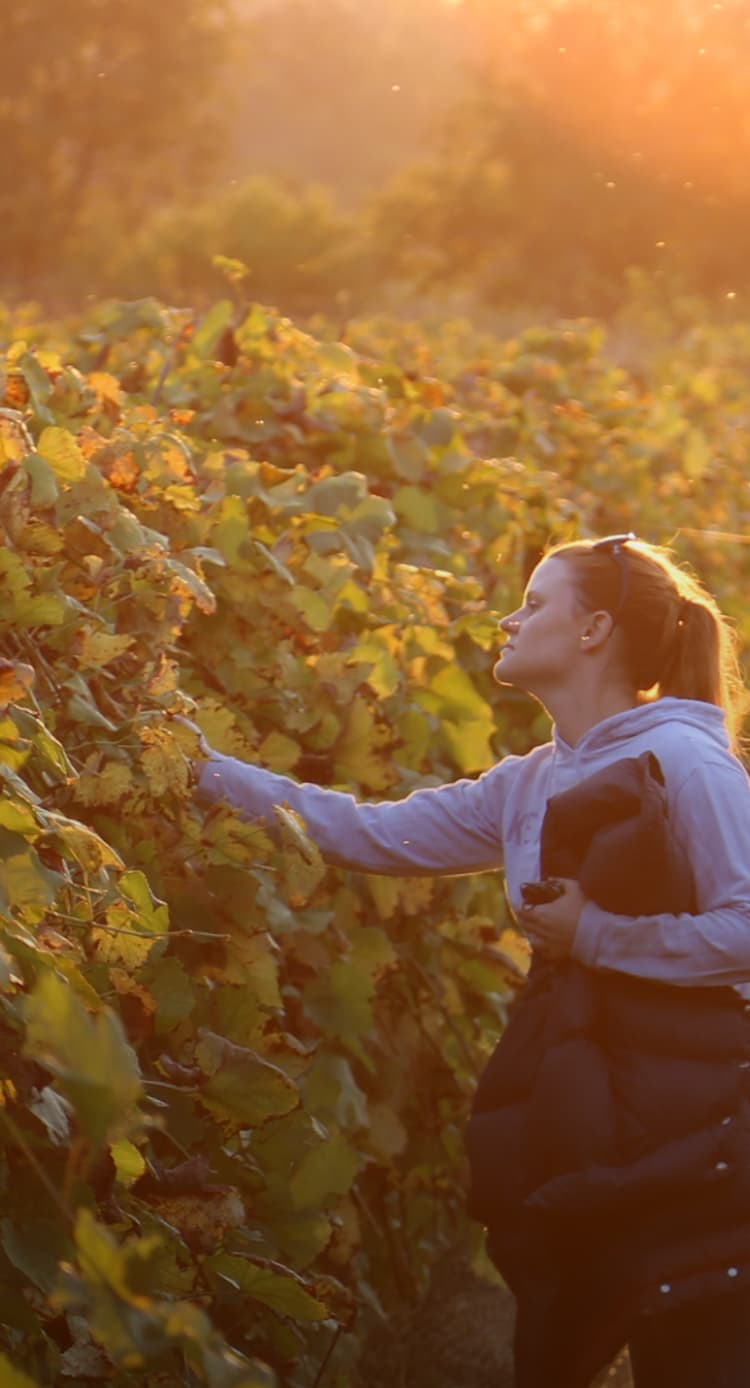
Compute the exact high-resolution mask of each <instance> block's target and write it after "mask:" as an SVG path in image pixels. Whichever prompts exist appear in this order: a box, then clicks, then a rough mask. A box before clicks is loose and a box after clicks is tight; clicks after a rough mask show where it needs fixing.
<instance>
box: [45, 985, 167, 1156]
mask: <svg viewBox="0 0 750 1388" xmlns="http://www.w3.org/2000/svg"><path fill="white" fill-rule="evenodd" d="M23 1013H24V1019H25V1022H26V1039H25V1043H24V1053H25V1054H26V1055H28V1056H31V1057H32V1058H33V1059H34V1060H37V1061H38V1062H39V1064H41V1065H44V1066H45V1067H46V1068H47V1069H48V1070H49V1071H50V1072H51V1073H52V1074H53V1075H55V1077H56V1079H57V1082H58V1084H59V1085H60V1087H61V1088H62V1090H63V1092H64V1093H65V1095H66V1096H67V1098H68V1099H70V1101H71V1103H72V1105H73V1107H74V1109H75V1111H76V1117H77V1119H78V1122H79V1124H80V1126H81V1129H82V1131H83V1132H84V1133H86V1135H87V1136H88V1137H89V1138H90V1140H91V1141H92V1142H93V1143H94V1144H95V1145H97V1146H101V1145H103V1144H104V1142H105V1141H106V1140H107V1138H109V1139H110V1140H114V1138H116V1137H118V1136H121V1135H126V1134H127V1132H128V1130H129V1129H130V1128H131V1127H132V1126H133V1122H134V1111H135V1108H136V1105H137V1103H138V1100H139V1099H140V1097H141V1077H140V1071H139V1068H138V1061H137V1058H136V1055H135V1052H134V1051H133V1049H132V1047H131V1046H130V1045H129V1044H128V1042H127V1039H126V1037H125V1034H124V1032H123V1030H122V1026H121V1024H120V1021H119V1019H118V1018H117V1016H116V1015H115V1013H114V1012H112V1011H110V1009H108V1008H106V1009H103V1010H102V1011H101V1012H100V1013H99V1014H98V1015H93V1016H92V1015H91V1013H89V1012H88V1011H87V1009H86V1008H85V1006H84V1004H83V1003H82V1002H81V1000H80V998H79V997H78V996H77V995H76V993H75V992H74V991H73V989H72V988H71V987H70V985H69V984H67V983H64V982H63V980H62V979H61V978H59V977H58V976H57V974H54V973H51V972H49V973H46V974H43V975H42V976H41V977H40V978H39V979H38V981H37V983H36V984H35V986H34V988H33V990H32V992H31V993H30V995H29V996H28V998H27V999H26V1002H25V1004H24V1008H23Z"/></svg>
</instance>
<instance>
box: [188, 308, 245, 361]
mask: <svg viewBox="0 0 750 1388" xmlns="http://www.w3.org/2000/svg"><path fill="white" fill-rule="evenodd" d="M233 317H234V304H233V303H232V301H231V299H221V300H220V301H219V302H218V303H216V304H213V305H212V307H211V308H210V309H209V310H208V313H206V314H204V316H203V318H202V320H201V323H200V327H199V328H198V330H197V331H196V333H195V334H194V336H193V340H192V342H191V344H190V348H191V351H192V352H194V353H195V355H196V356H197V357H200V358H201V360H203V361H206V360H210V359H211V358H212V357H213V354H214V352H215V350H216V346H217V343H218V342H219V339H220V338H221V336H222V334H223V333H224V332H226V329H227V328H228V327H229V326H230V324H231V322H232V319H233Z"/></svg>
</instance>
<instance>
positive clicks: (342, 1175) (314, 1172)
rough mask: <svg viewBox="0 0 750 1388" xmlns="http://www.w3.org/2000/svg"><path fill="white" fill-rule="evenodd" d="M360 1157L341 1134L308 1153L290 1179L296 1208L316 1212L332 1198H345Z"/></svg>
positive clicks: (333, 1135)
mask: <svg viewBox="0 0 750 1388" xmlns="http://www.w3.org/2000/svg"><path fill="white" fill-rule="evenodd" d="M359 1167H360V1158H359V1156H358V1155H357V1153H356V1152H355V1150H354V1148H353V1147H352V1146H351V1144H350V1143H349V1142H347V1140H346V1138H345V1137H344V1136H343V1134H342V1133H340V1132H334V1133H332V1134H331V1136H330V1137H329V1138H327V1139H326V1141H325V1142H321V1144H320V1146H319V1147H313V1148H312V1149H311V1150H310V1151H308V1152H305V1154H304V1156H303V1157H302V1158H301V1160H300V1161H299V1162H298V1163H297V1166H296V1167H295V1169H294V1171H293V1172H292V1175H291V1177H290V1180H289V1189H290V1191H291V1195H292V1200H293V1201H294V1205H295V1207H296V1209H299V1210H301V1209H317V1208H318V1207H319V1206H320V1205H322V1204H323V1203H324V1201H325V1200H327V1199H328V1198H329V1197H330V1196H332V1195H346V1194H347V1192H348V1191H349V1190H350V1189H351V1186H352V1183H353V1181H354V1179H355V1177H356V1175H357V1172H358V1171H359Z"/></svg>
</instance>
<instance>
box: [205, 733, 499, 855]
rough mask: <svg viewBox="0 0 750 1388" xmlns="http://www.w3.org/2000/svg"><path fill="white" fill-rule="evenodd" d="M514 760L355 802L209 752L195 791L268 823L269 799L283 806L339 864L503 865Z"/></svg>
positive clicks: (271, 803)
mask: <svg viewBox="0 0 750 1388" xmlns="http://www.w3.org/2000/svg"><path fill="white" fill-rule="evenodd" d="M520 760H521V758H519V757H507V758H505V760H504V761H502V762H500V763H498V765H497V766H495V767H493V768H492V769H491V770H490V771H486V772H485V773H484V774H483V775H482V776H480V777H478V778H477V779H476V780H460V781H453V782H451V783H449V784H447V785H445V786H440V787H438V788H437V789H424V790H416V791H413V792H412V793H411V795H409V796H407V797H406V798H405V799H403V800H394V801H391V800H383V801H378V802H375V803H361V802H359V801H357V800H356V799H355V797H354V796H353V795H349V794H347V793H346V792H344V791H337V790H330V789H328V788H324V787H321V786H315V785H308V784H300V783H298V782H297V781H294V780H292V779H291V777H289V776H280V775H278V774H277V773H276V772H273V771H267V770H265V769H264V768H262V767H258V766H253V765H250V764H248V763H246V762H242V761H238V760H237V759H236V758H234V757H226V756H222V755H220V754H218V753H216V752H211V753H210V759H209V760H208V761H207V762H206V763H205V765H204V766H203V768H202V770H201V772H200V777H199V781H198V792H199V794H200V795H201V796H202V797H203V798H207V799H211V800H227V801H229V803H230V804H232V805H234V806H236V808H237V809H239V810H240V811H241V813H242V814H243V816H244V817H245V818H247V819H260V820H264V821H266V822H267V823H272V822H273V807H274V805H287V806H289V807H290V808H291V809H293V810H295V811H297V812H298V813H299V814H300V815H301V816H302V818H303V820H304V821H305V825H306V827H307V831H308V833H309V834H310V837H311V838H312V839H313V840H314V841H315V842H316V843H317V844H318V847H319V848H320V850H321V853H322V854H323V856H324V858H326V859H327V861H328V862H331V863H334V864H338V865H339V866H344V867H353V868H358V869H360V870H362V871H365V872H377V873H387V874H391V875H394V876H399V875H401V876H406V877H411V876H419V875H420V874H422V875H424V876H433V875H438V874H446V875H450V874H454V873H463V872H478V871H484V870H486V869H491V868H498V867H501V866H502V831H501V823H502V808H503V802H504V799H505V795H506V794H507V788H508V785H509V784H510V779H511V778H512V776H513V773H514V770H515V767H516V766H517V765H518V764H519V762H520Z"/></svg>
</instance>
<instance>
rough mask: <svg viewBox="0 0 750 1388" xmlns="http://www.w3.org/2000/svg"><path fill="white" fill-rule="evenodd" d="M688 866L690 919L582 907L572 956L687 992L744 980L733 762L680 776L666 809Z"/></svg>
mask: <svg viewBox="0 0 750 1388" xmlns="http://www.w3.org/2000/svg"><path fill="white" fill-rule="evenodd" d="M672 822H673V825H674V829H675V834H676V836H677V838H678V840H679V842H680V843H681V845H682V846H683V847H685V848H686V850H687V853H688V858H689V861H690V863H691V864H692V868H693V878H694V883H695V891H696V903H697V905H696V914H695V915H687V914H682V915H660V916H635V917H631V916H618V915H613V914H612V913H611V912H608V911H604V910H602V909H601V908H600V907H598V906H596V905H595V904H594V903H593V902H588V903H587V905H586V906H585V907H584V910H583V912H582V914H581V918H580V921H579V924H578V930H577V932H576V938H575V942H574V946H573V956H574V958H576V959H578V960H580V962H581V963H582V964H587V965H589V967H590V968H594V969H614V970H617V971H619V972H621V973H627V974H634V975H636V976H637V977H639V978H649V979H653V980H654V981H656V982H662V983H672V984H677V985H679V984H682V985H683V986H686V987H688V986H689V987H696V986H701V985H703V986H706V985H711V986H714V985H734V984H739V983H748V982H750V783H749V782H748V778H747V776H746V774H745V772H744V770H743V768H742V767H741V765H740V763H739V762H738V761H736V760H735V758H733V757H730V756H729V755H727V757H726V758H725V759H722V760H716V761H710V762H707V763H704V764H701V765H699V766H697V767H695V768H694V769H693V770H692V771H691V772H690V773H689V774H688V776H687V777H686V779H685V780H684V782H683V783H682V785H681V786H680V789H679V791H678V793H677V796H676V798H675V802H674V804H673V806H672Z"/></svg>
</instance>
